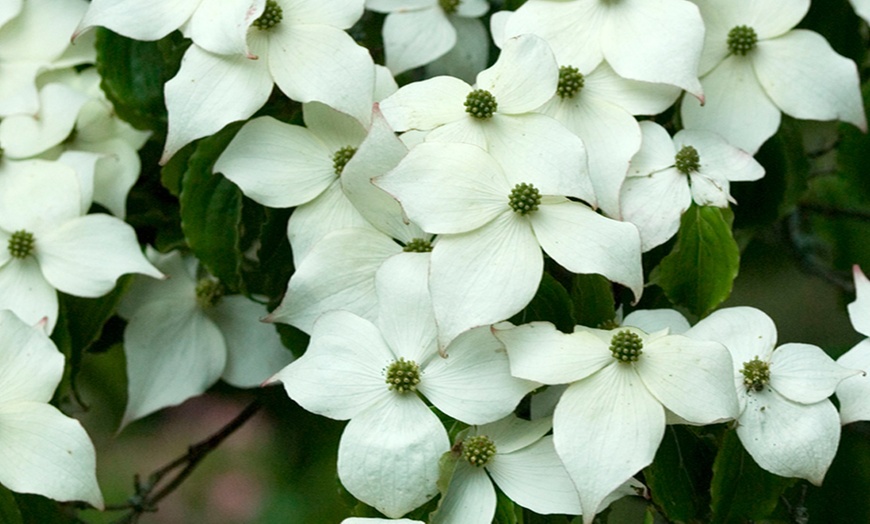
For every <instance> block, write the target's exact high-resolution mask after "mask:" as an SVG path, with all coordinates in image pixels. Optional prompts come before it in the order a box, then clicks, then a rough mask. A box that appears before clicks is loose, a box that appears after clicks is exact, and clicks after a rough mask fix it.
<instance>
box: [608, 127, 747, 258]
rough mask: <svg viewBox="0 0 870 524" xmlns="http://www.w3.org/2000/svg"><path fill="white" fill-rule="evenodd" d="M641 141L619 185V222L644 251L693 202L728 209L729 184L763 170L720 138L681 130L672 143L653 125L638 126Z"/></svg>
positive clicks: (676, 224)
mask: <svg viewBox="0 0 870 524" xmlns="http://www.w3.org/2000/svg"><path fill="white" fill-rule="evenodd" d="M640 128H641V132H642V133H643V142H642V145H641V149H640V151H639V152H638V153H637V154H636V155H635V156H634V157H633V158H632V159H631V164H630V165H629V169H628V176H627V178H626V180H625V184H624V185H623V186H622V193H621V197H620V198H621V207H622V217H623V218H624V219H625V220H627V221H629V222H631V223H632V224H634V225H635V226H637V228H638V230H639V231H640V238H641V243H642V244H643V250H644V251H649V250H650V249H652V248H654V247H656V246H659V245H661V244H663V243H665V242H667V241H668V240H669V239H670V238H671V237H673V236H674V235H675V234H676V232H677V230H678V229H679V228H680V217H681V216H682V214H683V213H684V212H685V211H686V210H687V209H688V208H689V206H690V205H691V204H692V202H693V201H694V202H695V204H697V205H699V206H716V207H728V203H729V202H733V201H734V199H733V198H731V194H730V191H729V188H730V182H732V181H748V180H758V179H760V178H761V177H762V176H764V168H763V167H762V166H761V164H759V163H758V162H757V161H756V160H755V159H754V158H752V156H751V155H750V154H748V153H746V152H745V151H742V150H740V149H737V148H736V147H734V146H732V145H730V144H729V143H728V142H726V141H725V140H724V139H723V138H722V137H720V136H719V135H717V134H715V133H712V132H709V131H702V130H696V129H684V130H682V131H679V132H678V133H677V134H676V135H674V137H673V139H671V137H670V136H669V135H668V132H667V131H666V130H665V128H663V127H662V126H660V125H658V124H656V123H655V122H651V121H646V122H641V123H640Z"/></svg>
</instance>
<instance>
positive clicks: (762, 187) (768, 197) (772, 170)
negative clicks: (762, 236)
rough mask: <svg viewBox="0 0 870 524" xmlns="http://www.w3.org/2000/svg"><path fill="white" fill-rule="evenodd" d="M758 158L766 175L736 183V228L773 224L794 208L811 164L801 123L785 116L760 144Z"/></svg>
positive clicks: (803, 187) (804, 186)
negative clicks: (777, 128) (805, 147)
mask: <svg viewBox="0 0 870 524" xmlns="http://www.w3.org/2000/svg"><path fill="white" fill-rule="evenodd" d="M755 159H756V160H758V162H759V163H760V164H761V165H762V166H764V178H762V179H761V180H756V181H754V182H735V183H733V184H732V185H731V194H732V196H734V198H735V200H736V201H737V205H736V206H734V213H735V214H736V219H735V227H737V228H741V229H745V228H759V227H764V226H768V225H770V224H773V223H774V222H776V221H777V220H779V219H780V218H782V217H783V216H785V215H787V214H789V213H791V212H792V211H793V210H794V206H795V203H796V202H797V201H798V199H799V198H800V197H801V195H802V194H803V191H804V189H806V186H807V178H808V175H809V170H810V163H809V160H808V159H807V155H806V152H805V151H804V147H803V137H802V136H801V130H800V128H799V125H798V123H797V122H796V121H795V120H794V119H792V118H789V117H788V116H786V115H783V117H782V123H781V124H780V126H779V131H777V133H776V134H775V135H773V137H771V138H770V139H769V140H768V141H767V142H765V143H764V145H763V146H761V149H759V151H758V153H757V154H756V155H755Z"/></svg>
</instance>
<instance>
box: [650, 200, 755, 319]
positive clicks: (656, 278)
mask: <svg viewBox="0 0 870 524" xmlns="http://www.w3.org/2000/svg"><path fill="white" fill-rule="evenodd" d="M732 216H733V215H732V213H731V211H730V210H728V209H720V208H718V207H709V206H696V205H692V207H690V208H689V209H688V210H687V211H686V212H685V213H684V214H683V217H682V219H681V220H680V231H679V233H678V234H677V243H676V244H675V245H674V249H673V250H672V251H671V252H670V254H668V255H667V256H666V257H665V258H664V259H663V260H662V262H661V264H659V265H658V267H656V268H655V269H654V270H653V272H652V275H651V276H650V280H651V282H652V283H654V284H656V285H658V286H659V287H661V288H662V289H663V290H664V292H665V295H667V297H668V299H669V300H670V301H671V302H673V303H674V304H676V305H679V306H684V307H686V308H688V309H689V310H690V311H691V312H692V313H694V314H696V315H698V316H699V317H703V316H705V315H706V314H707V313H709V312H710V311H711V310H712V309H713V308H715V307H716V306H717V305H719V304H720V303H721V302H722V301H724V300H725V299H726V298H728V295H730V294H731V287H732V285H733V283H734V278H735V277H737V271H738V269H739V268H740V251H739V249H738V248H737V243H736V242H735V241H734V237H733V236H732V235H731V221H732Z"/></svg>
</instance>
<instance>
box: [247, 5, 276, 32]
mask: <svg viewBox="0 0 870 524" xmlns="http://www.w3.org/2000/svg"><path fill="white" fill-rule="evenodd" d="M283 19H284V10H283V9H281V6H280V5H278V2H276V1H275V0H266V8H265V9H263V14H261V15H260V18H258V19H256V20H254V23H253V24H252V25H253V26H254V27H256V28H257V29H259V30H260V31H265V30H267V29H272V28H273V27H275V26H276V25H278V24H280V23H281V20H283Z"/></svg>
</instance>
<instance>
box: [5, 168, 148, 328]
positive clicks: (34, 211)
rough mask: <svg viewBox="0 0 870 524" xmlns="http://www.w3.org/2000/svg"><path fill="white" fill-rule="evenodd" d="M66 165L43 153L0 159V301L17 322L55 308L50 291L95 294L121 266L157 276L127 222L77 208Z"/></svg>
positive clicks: (76, 189)
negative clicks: (39, 157)
mask: <svg viewBox="0 0 870 524" xmlns="http://www.w3.org/2000/svg"><path fill="white" fill-rule="evenodd" d="M85 211H86V209H83V202H82V198H81V188H80V185H79V181H78V178H77V177H76V174H75V172H74V171H73V169H72V168H71V167H68V166H66V165H63V164H60V163H58V162H49V161H46V160H25V161H21V162H15V161H12V160H0V246H2V247H0V308H8V309H11V310H13V311H14V312H15V313H16V314H17V315H18V316H19V317H21V318H22V319H23V320H24V321H25V322H31V323H36V322H38V321H39V320H40V319H42V318H43V317H46V318H47V319H48V320H47V327H48V331H49V332H51V330H52V329H53V328H54V324H55V322H56V321H57V316H58V301H57V292H56V291H55V290H59V291H63V292H64V293H69V294H71V295H76V296H81V297H98V296H101V295H104V294H106V293H108V292H109V291H111V290H112V288H114V287H115V281H116V280H117V279H118V277H120V276H121V275H123V274H125V273H141V274H143V275H147V276H150V277H155V278H160V277H162V276H163V275H162V273H160V271H158V270H157V269H156V268H155V267H154V266H152V265H151V263H150V262H148V260H146V259H145V256H144V255H143V254H142V251H141V250H140V248H139V244H138V243H137V241H136V233H135V231H134V230H133V228H132V227H130V226H129V225H127V224H126V223H124V222H122V221H121V220H119V219H117V218H115V217H112V216H109V215H105V214H92V215H85V214H84V213H85Z"/></svg>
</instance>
